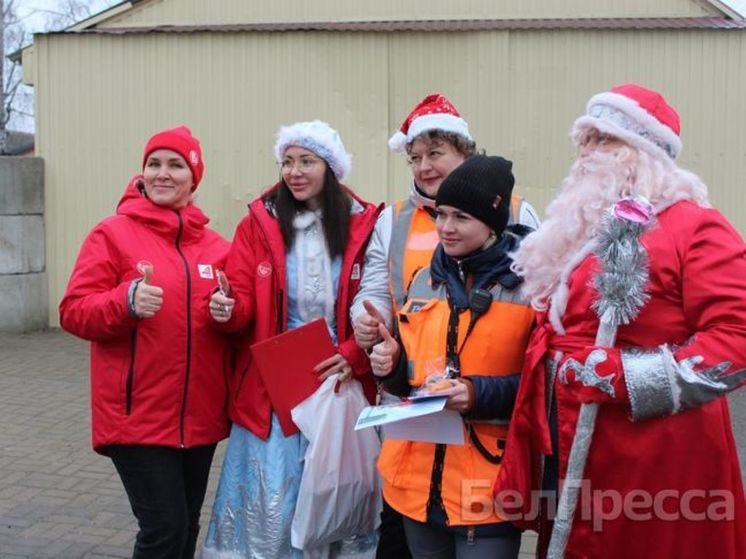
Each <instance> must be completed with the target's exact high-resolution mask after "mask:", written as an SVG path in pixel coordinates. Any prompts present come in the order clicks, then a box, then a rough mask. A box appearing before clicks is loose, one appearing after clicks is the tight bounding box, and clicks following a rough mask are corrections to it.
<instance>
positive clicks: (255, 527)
mask: <svg viewBox="0 0 746 559" xmlns="http://www.w3.org/2000/svg"><path fill="white" fill-rule="evenodd" d="M275 155H276V157H277V161H278V163H279V164H280V171H281V179H280V182H279V183H277V184H276V185H274V186H273V187H272V188H270V189H269V190H267V191H266V192H265V193H264V194H262V196H260V197H259V198H258V199H257V200H255V201H254V202H252V203H251V205H250V206H249V214H248V215H247V216H246V217H245V218H244V219H243V221H242V222H241V223H240V224H239V226H238V229H237V230H236V235H235V237H234V240H233V246H232V248H231V252H230V253H229V255H228V260H227V262H226V269H225V271H226V275H227V278H228V280H229V282H230V289H231V292H230V297H226V296H224V295H222V294H221V293H216V294H215V295H213V298H212V301H211V302H210V313H211V314H212V317H213V318H214V320H215V321H217V323H220V324H222V328H223V329H225V330H227V331H230V332H238V333H240V335H241V336H242V337H243V342H242V344H241V348H240V350H239V356H238V362H237V368H236V376H235V385H234V391H233V392H234V394H233V398H232V405H231V419H232V420H233V422H234V425H233V428H232V430H231V436H230V440H229V443H228V450H227V453H226V457H225V462H224V464H223V472H222V475H221V479H220V486H219V488H218V495H217V497H216V501H215V506H214V508H213V515H212V519H211V521H210V527H209V531H208V534H207V542H206V544H205V551H204V553H203V557H221V558H223V557H255V556H256V557H258V556H261V557H265V558H282V559H286V558H291V557H302V556H303V552H302V551H301V550H297V549H293V548H292V547H291V544H290V525H291V521H292V517H293V513H294V510H295V503H296V499H297V495H298V487H299V484H300V479H301V473H302V460H303V456H304V452H305V441H304V439H303V438H302V436H301V435H291V436H289V437H285V436H284V435H283V433H282V431H281V430H280V427H279V423H278V420H277V416H276V415H275V414H274V412H273V410H272V407H271V404H270V401H269V398H268V396H267V392H266V389H265V387H264V385H263V384H262V381H261V379H260V377H259V372H258V371H257V370H256V368H255V367H254V366H253V365H252V363H251V359H250V357H249V347H250V345H251V344H253V343H256V342H258V341H261V340H264V339H267V338H270V337H272V336H275V335H276V334H278V333H280V332H284V331H286V330H289V329H292V328H296V327H298V326H301V325H303V324H305V323H307V322H309V321H311V320H314V319H316V318H320V317H323V318H325V319H326V323H327V324H328V326H329V330H330V334H331V336H332V339H333V340H334V341H335V343H336V345H337V354H336V355H335V356H334V357H333V358H331V359H328V360H326V361H324V362H322V363H320V364H319V365H318V367H317V370H318V371H319V373H320V376H321V377H322V378H326V377H327V376H329V375H333V374H338V375H339V378H340V379H342V380H347V379H350V378H352V376H353V375H354V376H356V377H358V378H359V379H360V380H361V382H362V383H363V387H364V389H365V391H366V393H367V394H368V396H369V397H372V396H373V395H374V393H375V386H374V384H373V380H372V377H371V376H370V375H369V374H368V373H369V369H370V365H369V362H368V359H367V356H366V355H365V353H364V352H363V351H362V350H361V349H359V348H358V347H357V345H356V344H355V340H354V338H353V334H352V327H351V325H350V323H349V319H348V316H349V314H348V311H349V307H350V304H351V302H352V299H353V297H354V295H355V293H356V292H357V289H358V287H359V284H360V276H361V266H362V262H363V256H364V252H365V246H366V244H367V242H368V237H369V236H370V233H371V231H372V230H373V226H374V224H375V221H376V217H377V215H378V208H376V207H375V206H374V205H372V204H369V203H367V202H365V201H363V200H360V199H359V198H357V197H356V196H355V195H354V194H353V193H352V191H351V190H349V189H348V188H346V187H345V186H343V185H342V184H340V181H341V180H343V179H344V177H345V176H346V175H347V174H348V173H349V170H350V156H349V155H348V154H347V152H346V150H345V147H344V145H343V144H342V141H341V139H340V137H339V135H338V134H337V132H336V131H335V130H333V129H332V128H331V127H330V126H329V125H328V124H326V123H324V122H320V121H313V122H299V123H296V124H293V125H291V126H285V127H282V128H280V131H279V133H278V136H277V143H276V144H275ZM362 539H363V540H364V539H365V538H362ZM359 540H360V539H358V541H356V542H355V544H356V545H358V544H360V543H361V542H360V541H359ZM365 544H367V545H368V546H369V547H372V545H373V542H372V541H371V542H367V541H364V542H363V545H365ZM336 547H339V546H338V545H336ZM305 551H309V550H305Z"/></svg>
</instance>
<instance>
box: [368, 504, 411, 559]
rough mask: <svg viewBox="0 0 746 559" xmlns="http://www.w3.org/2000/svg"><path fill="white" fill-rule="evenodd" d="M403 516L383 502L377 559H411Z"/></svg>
mask: <svg viewBox="0 0 746 559" xmlns="http://www.w3.org/2000/svg"><path fill="white" fill-rule="evenodd" d="M403 518H404V517H403V516H402V515H401V514H400V513H399V512H397V511H396V510H394V509H392V508H391V506H390V505H389V504H388V503H387V502H386V499H384V500H383V510H381V527H380V528H379V529H378V547H377V548H376V559H411V557H412V555H411V554H410V553H409V546H408V545H407V534H406V533H405V532H404V521H403Z"/></svg>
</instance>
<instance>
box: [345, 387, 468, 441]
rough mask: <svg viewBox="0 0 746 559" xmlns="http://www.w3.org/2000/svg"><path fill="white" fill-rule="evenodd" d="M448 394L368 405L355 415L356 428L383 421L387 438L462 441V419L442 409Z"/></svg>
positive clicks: (452, 412) (371, 425)
mask: <svg viewBox="0 0 746 559" xmlns="http://www.w3.org/2000/svg"><path fill="white" fill-rule="evenodd" d="M447 399H448V397H447V396H442V397H439V398H429V399H426V400H418V401H415V402H413V401H404V402H398V403H396V404H389V405H385V406H368V407H367V408H365V409H364V410H363V411H362V412H361V413H360V416H359V417H358V419H357V423H356V424H355V430H358V429H365V428H366V427H374V426H376V425H384V428H383V429H384V435H385V437H387V438H390V439H403V440H408V441H425V442H434V443H444V444H464V421H463V419H462V418H461V414H459V413H458V412H456V411H454V410H446V409H443V408H444V407H445V405H446V400H447Z"/></svg>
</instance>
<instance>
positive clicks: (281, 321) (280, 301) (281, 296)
mask: <svg viewBox="0 0 746 559" xmlns="http://www.w3.org/2000/svg"><path fill="white" fill-rule="evenodd" d="M284 306H285V292H284V291H283V289H282V288H281V287H280V288H278V289H277V333H278V334H282V332H283V329H284V326H285V317H284V315H283V307H284Z"/></svg>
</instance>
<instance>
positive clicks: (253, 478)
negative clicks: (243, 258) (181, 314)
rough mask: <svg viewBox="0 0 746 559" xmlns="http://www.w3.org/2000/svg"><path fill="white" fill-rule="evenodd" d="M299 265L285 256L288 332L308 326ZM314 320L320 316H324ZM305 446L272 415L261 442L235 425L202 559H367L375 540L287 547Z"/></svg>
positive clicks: (334, 273) (336, 262)
mask: <svg viewBox="0 0 746 559" xmlns="http://www.w3.org/2000/svg"><path fill="white" fill-rule="evenodd" d="M330 263H331V266H330V268H331V274H330V275H331V280H332V283H333V290H332V293H334V294H336V293H337V288H338V285H339V273H340V269H341V264H342V260H341V257H336V258H334V259H332V260H331V262H330ZM298 265H299V262H298V255H297V251H295V250H291V251H289V252H288V253H287V255H286V267H287V286H288V289H287V293H288V329H293V328H297V327H298V326H301V325H302V324H304V323H305V322H308V320H306V321H304V320H303V319H302V318H301V312H300V310H299V307H298V290H297V287H296V286H297V285H298V273H299V270H298ZM305 314H306V316H307V315H308V312H306V313H305ZM331 314H332V317H331V320H330V317H329V316H327V323H328V324H329V329H330V334H331V336H332V340H333V341H334V342H335V343H336V340H337V332H336V323H335V321H334V318H333V313H331ZM319 316H323V311H320V312H319ZM317 317H318V316H314V317H308V318H309V320H311V319H313V318H317ZM307 446H308V442H307V441H306V439H305V438H304V437H303V435H301V434H296V435H291V436H289V437H285V436H284V435H283V433H282V430H281V429H280V424H279V422H278V420H277V416H276V415H275V414H274V413H273V414H272V426H271V429H270V433H269V438H268V439H267V440H266V441H263V440H262V439H260V438H259V437H257V436H256V435H254V434H253V433H251V432H250V431H248V430H246V429H244V428H243V427H241V426H240V425H236V424H234V425H233V427H232V429H231V434H230V438H229V440H228V448H227V449H226V454H225V461H224V462H223V470H222V472H221V476H220V482H219V485H218V492H217V495H216V497H215V504H214V506H213V511H212V517H211V519H210V524H209V527H208V531H207V537H206V540H205V546H204V549H203V553H202V557H203V558H204V559H234V558H235V559H238V558H241V559H246V558H252V559H253V558H255V559H302V558H304V557H306V558H309V557H314V558H316V557H340V556H341V555H344V556H345V557H366V556H368V555H369V554H370V553H371V552H372V550H373V549H374V547H375V543H376V541H375V534H366V535H363V536H360V537H355V538H350V540H349V541H348V540H345V541H344V542H336V543H335V544H332V545H331V546H326V547H325V548H324V549H319V550H305V553H304V552H303V551H300V550H297V549H294V548H293V547H292V546H291V545H290V526H291V524H292V521H293V514H294V513H295V503H296V501H297V498H298V489H299V486H300V481H301V476H302V474H303V458H304V456H305V451H306V447H307Z"/></svg>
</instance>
